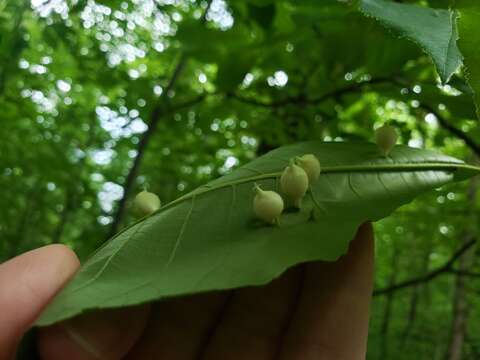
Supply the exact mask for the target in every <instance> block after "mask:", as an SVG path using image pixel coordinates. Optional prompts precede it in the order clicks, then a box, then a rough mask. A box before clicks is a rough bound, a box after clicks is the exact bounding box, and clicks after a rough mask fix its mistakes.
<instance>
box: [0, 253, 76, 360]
mask: <svg viewBox="0 0 480 360" xmlns="http://www.w3.org/2000/svg"><path fill="white" fill-rule="evenodd" d="M78 267H79V261H78V259H77V256H76V255H75V253H74V252H73V251H72V250H70V249H69V248H68V247H66V246H64V245H49V246H45V247H42V248H40V249H36V250H32V251H29V252H27V253H25V254H23V255H20V256H17V257H16V258H13V259H11V260H9V261H7V262H5V263H3V264H1V265H0V313H1V314H2V321H1V322H0V359H11V358H12V357H13V355H14V352H15V348H16V346H17V344H18V342H19V340H20V338H21V337H22V335H23V333H24V332H25V331H27V330H28V328H30V326H31V325H32V324H33V322H34V321H35V319H36V318H37V317H38V316H39V314H40V312H41V311H42V310H43V309H44V308H45V306H46V305H47V304H48V303H49V302H50V301H51V300H52V299H53V297H54V296H55V294H56V293H57V292H58V291H59V290H60V289H61V288H62V286H63V285H64V284H65V283H66V282H67V280H68V279H70V277H71V276H72V275H73V274H74V273H75V271H76V270H77V268H78Z"/></svg>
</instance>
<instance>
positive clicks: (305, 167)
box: [133, 125, 398, 224]
mask: <svg viewBox="0 0 480 360" xmlns="http://www.w3.org/2000/svg"><path fill="white" fill-rule="evenodd" d="M397 137H398V136H397V132H396V130H395V128H394V127H393V126H390V125H383V126H382V127H380V128H379V129H377V130H376V132H375V139H376V142H377V146H378V148H379V150H380V152H381V153H382V155H383V156H385V157H386V156H388V155H389V154H390V151H391V150H392V149H393V147H394V146H395V144H396V142H397ZM319 176H320V162H319V161H318V159H317V158H316V157H315V155H313V154H305V155H303V156H297V157H295V158H293V159H291V160H290V164H289V165H288V166H287V167H286V168H285V170H283V173H282V175H281V177H280V187H281V190H282V194H283V195H284V196H285V197H286V199H287V200H288V202H289V203H290V204H291V205H292V206H294V207H296V208H298V209H300V208H301V207H302V199H303V197H304V196H305V194H306V193H307V190H308V188H309V186H311V185H312V184H313V183H314V182H315V181H317V180H318V177H319ZM160 205H161V203H160V199H159V198H158V196H157V195H155V194H154V193H151V192H148V191H145V190H144V191H142V192H140V193H138V194H137V196H136V197H135V199H134V201H133V209H134V211H135V213H136V214H137V215H138V216H139V217H143V216H147V215H150V214H152V213H154V212H155V211H157V210H158V209H160ZM284 208H285V205H284V202H283V198H282V197H281V196H280V195H279V194H278V193H276V192H275V191H264V190H262V189H261V188H260V186H258V185H257V184H255V198H254V199H253V211H254V212H255V215H256V216H257V217H258V218H259V219H261V220H263V221H265V222H266V223H269V224H275V223H276V224H278V222H279V218H280V215H281V214H282V212H283V209H284Z"/></svg>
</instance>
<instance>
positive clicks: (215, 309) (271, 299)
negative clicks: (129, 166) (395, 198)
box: [0, 224, 374, 360]
mask: <svg viewBox="0 0 480 360" xmlns="http://www.w3.org/2000/svg"><path fill="white" fill-rule="evenodd" d="M373 243H374V242H373V231H372V227H371V224H365V225H362V226H361V227H360V228H359V231H358V233H357V235H356V237H355V239H354V240H353V241H352V242H351V245H350V249H349V252H348V254H347V255H345V256H344V257H342V258H341V259H339V260H338V261H337V262H314V263H307V264H301V265H298V266H296V267H294V268H292V269H290V270H288V271H287V272H286V273H284V274H283V275H282V276H281V277H280V278H278V279H276V280H274V281H273V282H271V283H270V284H268V285H265V286H261V287H248V288H243V289H236V290H232V291H218V292H211V293H207V294H197V295H192V296H186V297H181V298H176V299H170V300H167V301H162V302H158V303H154V304H152V305H151V306H149V305H144V306H136V307H131V308H122V309H113V310H106V311H100V312H92V313H89V314H85V315H81V316H78V317H76V318H73V319H71V320H67V321H65V322H62V323H59V324H56V325H53V326H51V327H47V328H44V329H41V331H40V332H39V336H38V347H39V351H40V353H41V355H42V358H43V359H46V360H57V359H69V360H77V359H78V360H83V359H85V360H89V359H112V360H113V359H129V360H130V359H135V360H137V359H138V360H142V359H166V360H170V359H172V360H193V359H208V360H216V359H219V360H220V359H221V360H236V359H252V360H263V359H274V358H275V359H280V360H296V359H301V360H310V359H315V360H319V359H320V360H322V359H335V360H356V359H364V358H365V352H366V341H367V334H368V318H369V304H370V299H371V293H372V287H373V253H374V250H373ZM36 251H37V252H39V253H37V254H35V252H31V253H27V254H24V255H22V256H21V257H20V258H16V259H14V260H11V261H10V262H7V263H5V264H4V265H1V266H0V288H1V289H2V295H0V311H1V312H2V313H4V312H5V310H4V309H5V308H6V309H7V315H8V316H7V322H5V321H2V323H1V324H0V359H4V358H5V359H8V357H7V355H6V354H11V352H12V351H13V349H14V347H15V344H16V343H17V342H18V338H19V337H20V336H21V334H22V332H23V331H25V330H26V329H27V328H28V326H29V325H30V324H31V323H32V322H33V321H34V319H35V317H36V316H37V315H38V314H39V313H40V311H41V309H42V308H43V307H44V306H45V305H46V304H47V303H48V301H49V300H50V299H51V297H52V295H53V294H54V293H55V292H56V291H58V289H59V288H60V287H61V286H62V285H63V284H64V282H65V281H66V280H67V279H68V278H69V277H70V276H71V274H72V273H73V272H74V271H75V269H76V268H77V266H78V262H77V260H76V258H75V257H74V255H72V254H71V253H69V252H68V251H67V250H65V249H63V250H60V248H53V249H46V248H44V249H43V250H42V249H40V250H36ZM51 251H57V252H59V253H61V254H60V255H59V254H56V255H55V254H48V252H51ZM47 255H48V256H47ZM52 255H55V256H52ZM27 256H28V257H29V258H25V259H22V257H27ZM40 256H42V257H40ZM55 258H56V259H57V260H56V261H57V263H55V261H52V259H55ZM60 258H63V260H62V261H60V260H59V259H60ZM47 259H48V260H47ZM42 261H43V262H42ZM11 262H12V263H13V265H12V263H11ZM14 262H17V263H18V262H20V264H17V265H16V266H15V264H14ZM29 262H31V263H30V264H29ZM9 263H10V264H9ZM22 266H23V268H22ZM40 270H41V271H43V273H41V272H40ZM19 273H22V274H24V273H29V274H30V275H28V276H21V277H19V276H18V274H19ZM8 274H10V275H8ZM29 276H30V278H29ZM18 279H23V280H22V281H19V280H18ZM32 280H35V281H32ZM32 286H34V288H32ZM4 289H7V290H8V291H7V292H9V294H7V292H5V291H3V290H4ZM22 289H23V290H22ZM3 294H5V295H3ZM32 294H33V296H32ZM19 300H20V301H19ZM8 309H10V311H8ZM3 354H5V357H2V355H3Z"/></svg>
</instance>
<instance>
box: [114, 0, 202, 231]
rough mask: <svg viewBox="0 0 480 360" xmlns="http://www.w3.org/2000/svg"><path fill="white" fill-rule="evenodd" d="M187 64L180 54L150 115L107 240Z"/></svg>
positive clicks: (121, 211)
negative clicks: (170, 95)
mask: <svg viewBox="0 0 480 360" xmlns="http://www.w3.org/2000/svg"><path fill="white" fill-rule="evenodd" d="M210 5H211V1H209V2H208V4H207V7H206V9H205V12H204V14H203V16H202V18H201V19H200V21H201V23H205V21H206V16H207V13H208V11H209V9H210ZM186 62H187V56H186V55H185V53H183V52H182V53H181V54H180V58H179V60H178V62H177V65H176V66H175V68H174V70H173V72H172V75H171V77H170V80H169V82H168V84H167V86H166V87H165V91H164V92H163V96H162V98H161V99H160V100H159V102H158V103H157V104H156V105H155V107H154V108H153V110H152V112H151V115H150V121H149V123H148V130H147V131H145V132H144V133H143V134H142V136H141V138H140V141H139V143H138V147H137V156H136V157H135V159H134V160H133V164H132V167H131V168H130V170H129V172H128V175H127V178H126V179H125V183H124V185H123V196H122V198H121V199H120V201H119V203H118V206H117V209H116V211H115V214H114V216H113V222H112V225H111V226H110V231H109V232H108V234H107V239H109V238H111V237H112V236H113V235H115V234H116V233H117V232H118V230H119V227H120V224H121V223H122V221H123V218H124V216H125V210H126V205H127V200H128V197H129V195H130V192H131V191H132V189H133V186H134V183H135V179H136V177H137V174H138V170H139V169H140V165H141V163H142V160H143V157H144V155H145V152H146V149H147V146H148V144H149V143H150V139H151V137H152V135H153V134H154V133H155V131H156V129H157V127H158V124H159V122H160V118H161V117H162V115H165V112H164V111H165V110H164V109H165V108H166V109H167V113H169V112H170V111H171V110H172V109H171V108H170V104H169V101H168V99H167V98H165V97H168V96H169V93H170V92H171V90H173V88H174V86H175V84H176V83H177V81H178V78H179V76H180V74H181V73H182V71H183V69H184V68H185V64H186Z"/></svg>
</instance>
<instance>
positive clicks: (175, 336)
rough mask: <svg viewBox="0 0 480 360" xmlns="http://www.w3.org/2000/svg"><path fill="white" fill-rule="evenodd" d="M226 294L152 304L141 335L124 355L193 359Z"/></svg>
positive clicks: (137, 358)
mask: <svg viewBox="0 0 480 360" xmlns="http://www.w3.org/2000/svg"><path fill="white" fill-rule="evenodd" d="M228 296H229V294H228V293H227V292H214V293H207V294H199V295H193V296H187V297H181V298H176V299H171V300H167V301H162V302H160V303H157V304H155V305H154V308H153V309H152V314H151V317H150V319H149V322H148V325H147V328H146V330H145V332H144V334H143V336H142V339H141V340H140V341H139V342H138V343H137V344H136V345H135V347H134V348H133V350H132V351H131V352H130V353H129V355H128V359H131V360H143V359H145V360H147V359H148V360H150V359H166V360H167V359H175V360H192V359H196V358H197V356H198V354H199V353H200V351H201V349H202V348H203V347H204V345H205V342H206V341H207V339H208V337H209V334H210V333H211V331H212V328H213V327H214V326H215V324H216V322H217V321H218V318H219V316H220V315H221V312H222V310H223V309H224V306H225V302H226V301H227V297H228Z"/></svg>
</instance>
